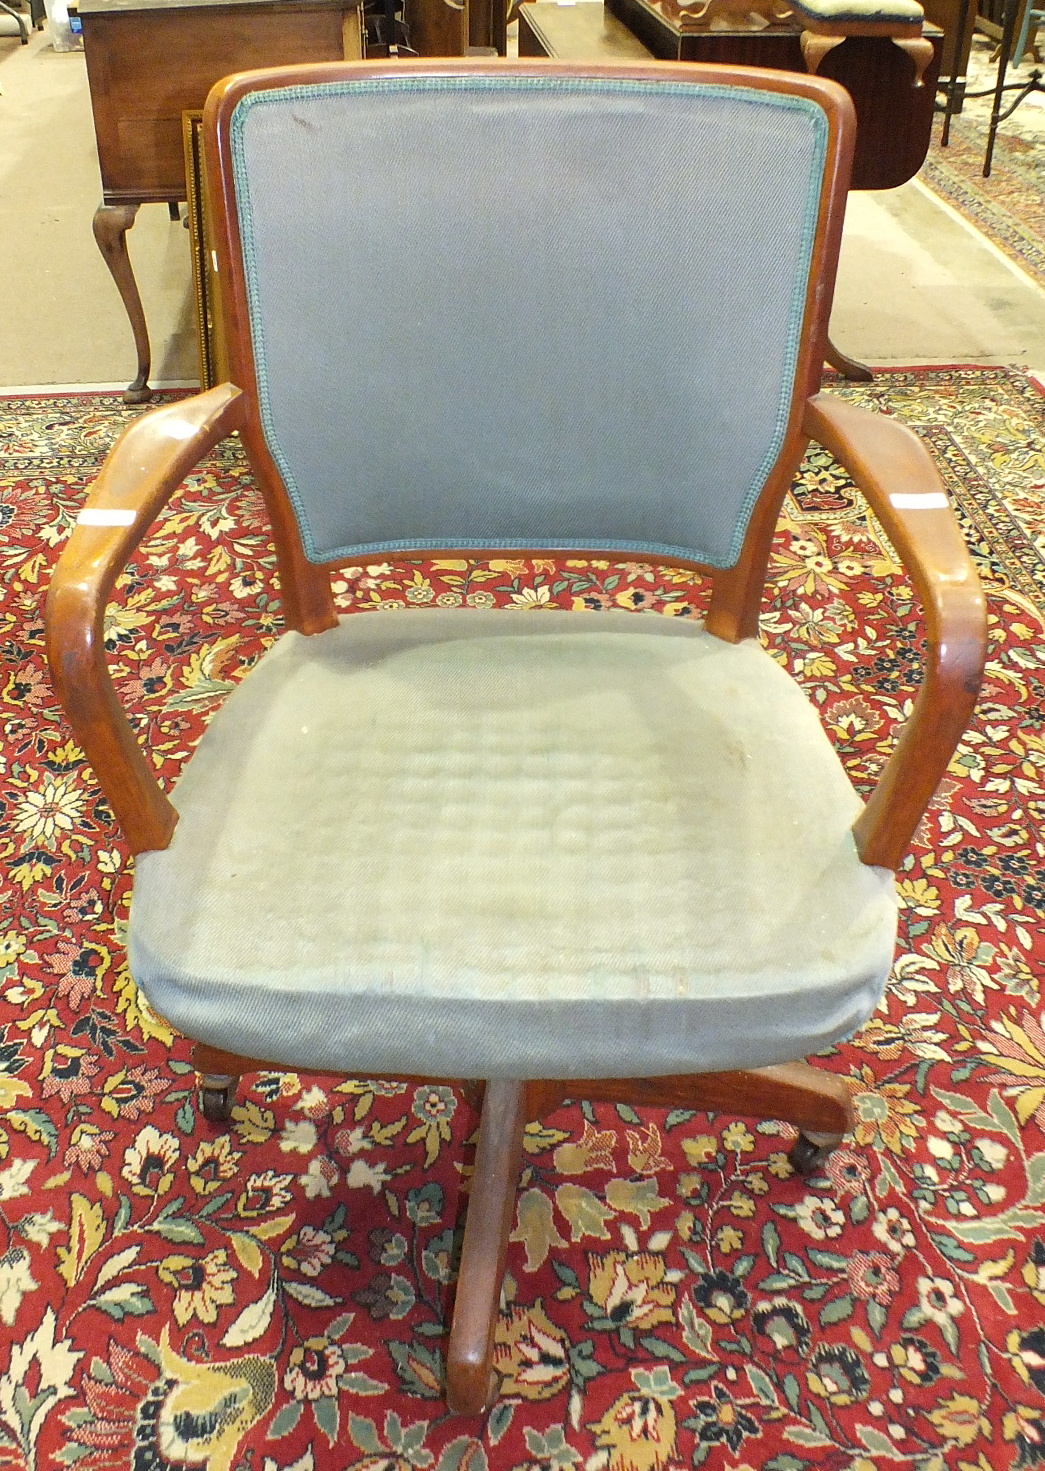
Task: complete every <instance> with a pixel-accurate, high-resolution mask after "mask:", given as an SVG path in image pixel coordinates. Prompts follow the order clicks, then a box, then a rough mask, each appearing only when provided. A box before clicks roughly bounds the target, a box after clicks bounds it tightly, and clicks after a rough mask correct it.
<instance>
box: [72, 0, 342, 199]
mask: <svg viewBox="0 0 1045 1471" xmlns="http://www.w3.org/2000/svg"><path fill="white" fill-rule="evenodd" d="M355 11H356V5H355V4H354V3H353V0H296V3H294V4H288V3H286V0H222V3H207V0H190V3H187V0H124V3H120V0H80V5H79V14H80V18H81V21H82V24H83V41H84V55H85V58H86V62H87V77H88V81H89V83H90V90H91V108H92V111H93V113H94V128H95V137H96V140H97V144H98V162H99V166H100V168H101V175H102V190H103V197H104V201H105V203H106V204H124V203H132V204H144V203H147V202H149V201H160V200H174V201H178V200H183V199H184V198H185V160H184V155H183V150H182V123H181V115H182V113H183V112H191V111H198V110H199V109H201V108H202V107H203V104H204V102H205V101H206V97H207V93H208V92H209V91H210V89H211V87H212V86H213V85H214V83H215V82H216V81H218V79H219V78H220V77H223V76H227V75H228V74H229V73H231V72H235V71H245V70H248V69H250V68H253V67H259V66H272V65H274V64H283V63H292V62H304V61H338V60H342V59H343V58H344V56H345V50H344V47H345V43H346V31H345V24H344V22H345V20H346V18H348V17H350V16H352V15H354V13H355ZM350 32H351V27H350ZM349 44H351V39H349Z"/></svg>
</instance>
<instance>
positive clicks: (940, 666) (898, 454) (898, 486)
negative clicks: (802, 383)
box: [805, 394, 987, 869]
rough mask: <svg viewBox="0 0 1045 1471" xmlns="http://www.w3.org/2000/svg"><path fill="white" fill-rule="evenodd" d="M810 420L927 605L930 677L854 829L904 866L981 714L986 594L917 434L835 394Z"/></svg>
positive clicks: (864, 847) (863, 850)
mask: <svg viewBox="0 0 1045 1471" xmlns="http://www.w3.org/2000/svg"><path fill="white" fill-rule="evenodd" d="M805 428H806V431H807V433H808V434H809V436H810V438H812V439H815V440H817V442H818V443H820V444H822V445H823V446H824V447H825V448H826V449H829V450H830V451H831V453H832V454H833V455H834V457H835V459H836V460H837V461H838V463H839V464H840V465H842V466H843V467H844V468H845V469H846V470H847V471H848V473H849V474H850V475H851V476H852V478H853V480H854V481H855V482H856V484H857V485H858V486H859V488H860V489H861V490H862V491H863V493H864V495H865V497H866V498H867V502H868V504H869V505H870V507H871V509H872V510H873V511H874V513H875V515H876V516H877V517H878V519H879V521H880V522H881V523H882V527H883V529H884V531H885V534H886V535H887V536H888V537H889V540H890V541H891V542H892V544H893V546H894V547H895V548H896V550H897V553H898V554H899V556H900V559H901V560H902V562H903V563H904V566H905V567H906V568H907V570H908V572H909V573H910V576H911V580H912V582H913V583H914V586H915V588H916V590H917V592H918V595H919V597H920V598H921V600H922V606H923V609H924V615H925V625H926V660H925V664H926V667H925V677H924V682H923V684H922V688H921V691H920V693H919V695H918V698H917V700H916V702H915V706H914V710H913V711H912V713H911V716H910V719H909V720H908V721H907V724H906V726H905V727H904V730H903V732H902V734H901V736H900V739H899V741H898V743H897V745H896V748H895V750H894V751H893V754H892V755H891V756H890V758H889V760H888V762H887V763H886V766H885V770H884V771H883V772H882V774H881V777H880V778H879V781H878V784H877V786H876V787H875V789H874V791H873V793H872V794H871V797H870V800H869V801H868V803H867V806H866V807H865V808H864V811H863V813H862V814H861V816H860V818H859V819H858V821H857V823H856V826H855V828H854V832H855V834H856V840H857V847H858V849H859V852H860V857H861V858H862V859H863V861H864V862H865V863H879V864H881V865H882V866H883V867H885V868H894V869H895V868H897V867H899V864H900V862H901V860H902V859H903V856H904V853H905V852H906V850H907V847H908V845H909V843H910V841H911V838H912V837H913V836H914V832H915V829H916V828H917V826H918V823H919V822H920V821H921V818H922V815H923V813H924V812H925V809H926V808H927V807H928V805H929V803H930V801H931V800H932V797H933V793H934V792H935V791H936V788H937V787H938V786H939V784H940V782H941V781H942V779H943V777H944V774H945V773H946V770H947V765H948V763H949V761H950V759H951V757H952V756H953V754H954V751H955V749H956V747H957V745H958V742H959V741H960V739H961V737H962V734H963V733H964V731H965V729H966V727H967V725H968V723H969V720H970V718H971V716H972V712H973V708H974V706H975V704H976V696H977V694H978V692H979V688H980V682H981V680H982V677H983V667H984V663H985V660H986V657H987V608H986V601H985V598H984V595H983V588H982V587H981V586H980V580H979V577H978V576H977V574H976V568H975V567H974V566H973V562H972V558H971V557H970V556H969V552H968V548H967V547H966V545H965V542H964V540H963V538H962V535H961V531H960V530H959V528H958V524H957V522H956V520H955V518H954V513H953V511H952V510H951V508H950V503H949V498H948V496H947V492H946V489H945V487H944V484H943V481H942V480H941V478H940V473H939V471H938V470H937V468H936V466H935V465H934V464H933V462H932V459H931V458H930V456H929V452H928V450H927V449H926V448H925V446H924V445H923V444H922V442H921V440H920V439H919V438H918V437H917V435H915V434H913V433H912V432H911V430H910V429H908V428H907V427H906V425H904V424H901V423H900V422H899V421H898V420H896V419H892V418H889V417H887V416H886V415H884V414H872V413H869V412H868V411H867V410H866V409H861V408H858V407H857V406H856V405H855V404H850V403H845V402H844V401H843V400H841V399H836V398H831V397H830V396H829V395H828V394H818V395H817V397H816V398H814V399H812V400H811V402H810V403H809V404H808V405H807V406H806V417H805Z"/></svg>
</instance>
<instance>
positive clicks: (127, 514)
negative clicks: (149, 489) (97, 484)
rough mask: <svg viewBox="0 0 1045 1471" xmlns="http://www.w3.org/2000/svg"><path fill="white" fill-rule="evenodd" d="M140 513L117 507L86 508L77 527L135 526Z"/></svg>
mask: <svg viewBox="0 0 1045 1471" xmlns="http://www.w3.org/2000/svg"><path fill="white" fill-rule="evenodd" d="M137 519H138V512H137V511H132V510H129V509H128V510H122V509H120V508H119V507H117V506H110V507H106V506H84V508H83V510H82V511H81V512H80V514H79V515H78V516H77V518H76V524H77V526H133V525H134V523H135V521H137Z"/></svg>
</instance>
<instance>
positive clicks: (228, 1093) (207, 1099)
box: [200, 1079, 236, 1124]
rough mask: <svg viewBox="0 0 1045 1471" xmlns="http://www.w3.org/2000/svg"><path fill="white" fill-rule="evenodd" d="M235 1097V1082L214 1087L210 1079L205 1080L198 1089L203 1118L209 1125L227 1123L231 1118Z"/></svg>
mask: <svg viewBox="0 0 1045 1471" xmlns="http://www.w3.org/2000/svg"><path fill="white" fill-rule="evenodd" d="M235 1097H236V1084H235V1080H233V1081H231V1082H228V1083H224V1084H218V1085H217V1086H215V1085H214V1084H213V1083H212V1082H211V1081H210V1079H205V1080H204V1083H203V1086H202V1088H201V1089H200V1109H201V1110H202V1113H203V1117H204V1118H205V1119H206V1120H207V1121H208V1123H211V1124H226V1123H228V1121H229V1119H230V1118H231V1117H232V1105H233V1102H234V1101H235Z"/></svg>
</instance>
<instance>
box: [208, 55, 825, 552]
mask: <svg viewBox="0 0 1045 1471" xmlns="http://www.w3.org/2000/svg"><path fill="white" fill-rule="evenodd" d="M505 90H512V91H520V92H539V93H557V92H561V93H567V94H570V95H577V93H589V94H594V95H602V96H605V95H610V96H613V95H628V96H634V97H652V96H657V97H662V96H665V95H669V96H674V97H687V96H688V97H692V96H693V95H694V94H693V88H692V86H690V85H687V84H685V83H676V82H670V83H649V82H639V81H634V80H629V79H627V78H613V79H605V80H604V79H601V78H596V77H579V78H578V77H520V76H504V77H495V76H483V77H402V78H400V77H390V78H388V79H382V80H376V79H362V78H361V79H360V80H358V81H344V82H336V83H330V84H326V85H323V86H316V85H310V86H293V87H279V88H272V89H271V90H269V91H264V92H253V93H250V94H249V95H248V96H246V97H244V98H242V99H241V100H240V101H239V102H238V103H237V104H236V107H235V109H234V111H233V114H232V118H231V121H230V124H229V137H230V143H231V148H232V162H233V177H234V179H235V182H236V194H237V203H238V205H239V216H240V239H241V245H242V249H243V255H244V260H245V264H246V278H247V297H248V304H249V311H250V326H251V338H252V342H253V347H254V366H255V372H256V374H257V382H258V397H259V406H260V409H261V421H262V427H263V429H264V432H265V437H266V439H267V440H268V444H269V449H270V452H271V454H272V457H273V459H274V460H275V462H276V464H277V465H278V467H279V470H280V473H281V475H282V476H283V481H284V484H285V485H286V488H287V494H288V496H289V497H290V501H291V504H292V505H293V507H294V510H295V513H296V515H297V519H298V525H299V528H300V531H301V539H302V544H303V546H304V549H305V554H306V556H307V557H308V559H309V561H311V562H315V563H324V562H334V561H337V560H338V559H347V558H348V557H349V556H352V555H356V554H370V553H371V552H373V553H374V554H380V553H382V552H393V551H395V552H403V551H409V550H417V551H423V550H424V549H426V548H446V549H447V550H449V549H451V548H454V547H461V548H464V547H467V546H471V547H475V548H477V549H478V548H487V547H489V548H491V549H493V548H497V549H500V548H503V547H504V546H505V545H506V543H505V542H504V541H503V540H496V541H494V540H480V541H475V540H472V541H467V542H466V541H462V540H460V539H458V538H454V537H448V538H445V539H429V540H423V541H412V542H406V541H394V542H373V543H359V544H357V545H353V546H347V547H346V546H341V547H320V546H317V545H316V541H315V538H314V536H313V535H312V528H311V525H310V523H309V519H308V512H307V508H306V505H305V500H304V497H303V496H302V495H301V492H300V490H299V488H298V485H297V482H296V480H295V478H294V474H293V471H292V469H291V466H290V463H289V461H288V459H287V457H286V454H285V452H284V450H283V448H282V446H281V444H280V441H279V435H278V433H277V432H276V427H275V423H274V421H273V418H272V414H271V409H270V402H269V392H268V372H267V366H266V361H265V339H264V330H263V328H262V326H261V321H262V315H261V307H260V301H259V299H258V291H257V270H256V262H255V255H254V230H253V220H254V216H253V209H252V206H251V199H250V186H249V179H248V177H247V166H246V159H245V153H244V143H243V134H244V130H245V127H246V123H247V120H248V119H249V116H250V114H251V113H252V112H253V111H254V110H255V109H257V108H264V107H271V106H276V105H280V106H285V105H286V104H288V103H293V102H298V101H305V100H316V99H327V98H340V97H345V96H373V95H381V96H384V95H387V94H388V92H390V91H391V92H403V93H415V94H416V93H418V92H434V93H439V92H457V93H484V92H498V91H500V92H503V91H505ZM699 95H701V96H704V97H715V98H729V99H730V100H732V101H734V102H739V103H742V104H746V105H748V106H757V107H760V108H764V107H766V106H773V107H778V108H780V109H781V110H783V111H787V112H800V113H802V114H804V115H805V116H806V117H807V118H808V120H809V121H810V122H811V123H812V126H813V149H812V154H811V158H810V165H809V176H808V185H807V191H806V212H805V219H804V221H803V229H802V236H801V252H800V263H801V265H802V267H803V269H802V270H801V271H796V280H795V286H794V290H793V291H792V295H791V312H790V324H791V325H790V328H789V332H788V341H787V346H786V349H785V353H784V361H783V370H784V371H783V387H782V390H781V395H780V400H779V402H778V404H777V411H776V417H775V421H774V427H773V434H772V437H771V439H770V443H769V446H768V448H767V451H766V454H765V456H764V457H763V459H762V462H761V464H760V465H759V467H758V470H757V471H756V472H755V475H754V477H753V478H752V481H751V483H750V485H749V486H748V489H747V492H746V493H745V495H744V497H743V499H742V500H741V503H740V511H739V514H738V516H737V521H736V526H735V529H734V534H733V539H732V542H731V544H730V550H729V555H728V557H726V558H720V557H712V556H711V555H709V554H708V553H707V552H706V551H702V550H701V549H700V548H699V547H668V546H660V545H659V544H653V543H644V542H600V543H599V546H600V550H601V549H605V550H606V551H622V552H623V551H627V552H639V553H641V554H644V555H650V556H656V555H660V556H670V557H684V558H687V559H691V560H693V561H696V562H700V563H703V564H704V565H706V566H709V567H721V568H725V567H732V566H735V565H736V562H737V559H738V558H739V556H740V552H741V550H742V548H743V544H744V538H745V536H746V534H747V528H748V524H749V522H750V520H751V513H752V511H753V510H754V507H755V504H756V502H757V501H758V498H759V496H760V495H761V493H762V489H763V487H764V486H765V483H766V480H767V478H768V476H769V473H770V471H771V470H772V468H773V466H774V465H775V464H776V461H777V458H778V457H779V455H780V451H781V449H782V447H783V443H784V437H785V435H786V432H787V424H788V419H789V417H790V411H791V404H792V399H793V384H794V376H795V367H796V364H797V361H798V347H799V343H800V342H801V336H802V327H803V323H804V310H803V308H804V306H805V297H806V291H807V288H808V282H809V264H810V262H811V260H812V252H813V242H814V240H815V238H816V224H817V219H818V216H819V211H820V183H821V180H822V178H823V171H824V160H825V158H826V156H827V140H828V122H827V117H826V114H825V113H824V111H823V109H822V108H820V107H819V106H817V104H816V103H815V102H812V101H810V100H808V99H807V98H802V97H787V96H781V95H779V94H776V93H767V92H761V91H754V90H752V89H749V88H745V87H719V86H709V87H702V88H701V89H700V94H699ZM511 545H513V546H515V545H517V544H516V543H511ZM534 545H535V546H536V545H537V543H535V544H534ZM539 545H540V546H541V547H542V548H546V549H547V550H549V551H551V550H562V551H580V550H583V549H590V547H591V546H592V545H593V543H591V542H576V541H563V542H558V541H554V540H553V541H543V542H541V543H540V544H539ZM520 549H521V548H520Z"/></svg>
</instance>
